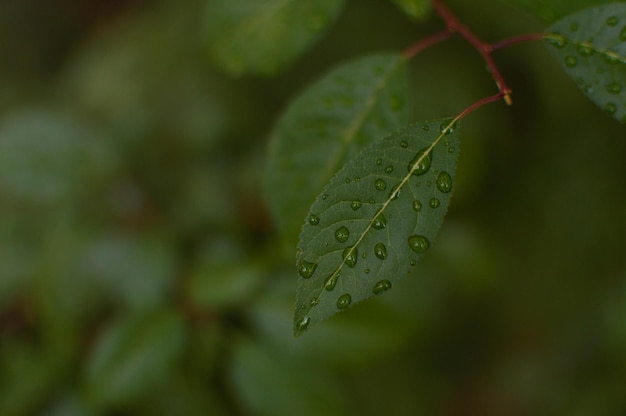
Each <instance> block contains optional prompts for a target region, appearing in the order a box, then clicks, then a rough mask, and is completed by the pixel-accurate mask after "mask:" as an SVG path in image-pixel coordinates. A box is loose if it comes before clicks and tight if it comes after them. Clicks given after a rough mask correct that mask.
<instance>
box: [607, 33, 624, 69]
mask: <svg viewBox="0 0 626 416" xmlns="http://www.w3.org/2000/svg"><path fill="white" fill-rule="evenodd" d="M620 38H621V35H620ZM622 40H623V41H626V30H624V39H622ZM604 60H605V61H606V62H608V63H609V64H616V63H618V62H619V58H618V57H617V56H616V55H614V54H613V53H606V54H605V55H604Z"/></svg>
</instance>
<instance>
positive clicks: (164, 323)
mask: <svg viewBox="0 0 626 416" xmlns="http://www.w3.org/2000/svg"><path fill="white" fill-rule="evenodd" d="M183 341H184V327H183V322H182V320H181V318H180V317H179V316H178V315H176V314H174V313H172V312H169V311H161V312H158V313H154V314H152V315H149V316H143V317H140V318H135V317H131V318H126V320H124V321H120V322H118V323H116V324H115V325H113V326H112V327H110V328H109V329H108V331H106V332H105V333H104V334H103V336H102V337H101V338H100V340H99V341H98V343H97V344H96V347H95V349H94V351H93V353H92V355H91V357H90V359H89V362H88V363H87V369H86V370H87V374H86V376H87V377H86V381H87V393H88V397H89V399H90V401H91V403H92V404H96V405H103V404H108V405H115V404H123V403H128V402H129V401H131V400H134V399H136V398H138V397H139V396H140V395H142V394H144V393H146V392H148V391H149V390H150V389H153V388H155V387H157V386H158V385H160V384H161V383H162V382H163V380H164V379H166V378H167V376H168V374H169V373H170V371H171V369H172V368H173V364H174V361H175V359H176V358H177V357H178V356H180V354H181V353H182V347H183Z"/></svg>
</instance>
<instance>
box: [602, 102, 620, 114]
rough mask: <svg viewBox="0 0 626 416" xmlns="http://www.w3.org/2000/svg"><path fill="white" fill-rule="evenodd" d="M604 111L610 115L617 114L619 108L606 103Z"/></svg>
mask: <svg viewBox="0 0 626 416" xmlns="http://www.w3.org/2000/svg"><path fill="white" fill-rule="evenodd" d="M603 110H604V111H606V112H607V113H609V114H615V112H616V111H617V107H616V106H615V104H613V103H606V105H605V106H604V108H603Z"/></svg>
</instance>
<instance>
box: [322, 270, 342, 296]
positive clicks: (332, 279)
mask: <svg viewBox="0 0 626 416" xmlns="http://www.w3.org/2000/svg"><path fill="white" fill-rule="evenodd" d="M337 280H339V273H336V274H332V275H330V276H329V277H328V278H327V279H326V282H325V283H324V289H326V290H328V291H329V292H330V291H331V290H333V289H334V288H335V286H337Z"/></svg>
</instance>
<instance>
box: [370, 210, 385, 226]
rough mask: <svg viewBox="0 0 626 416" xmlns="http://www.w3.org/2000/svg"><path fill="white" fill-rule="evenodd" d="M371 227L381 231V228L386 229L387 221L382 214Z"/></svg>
mask: <svg viewBox="0 0 626 416" xmlns="http://www.w3.org/2000/svg"><path fill="white" fill-rule="evenodd" d="M372 227H373V228H375V229H377V230H382V229H383V228H385V227H387V219H386V218H385V216H384V215H383V214H382V213H380V214H378V215H377V216H376V218H375V219H374V222H373V223H372Z"/></svg>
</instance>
